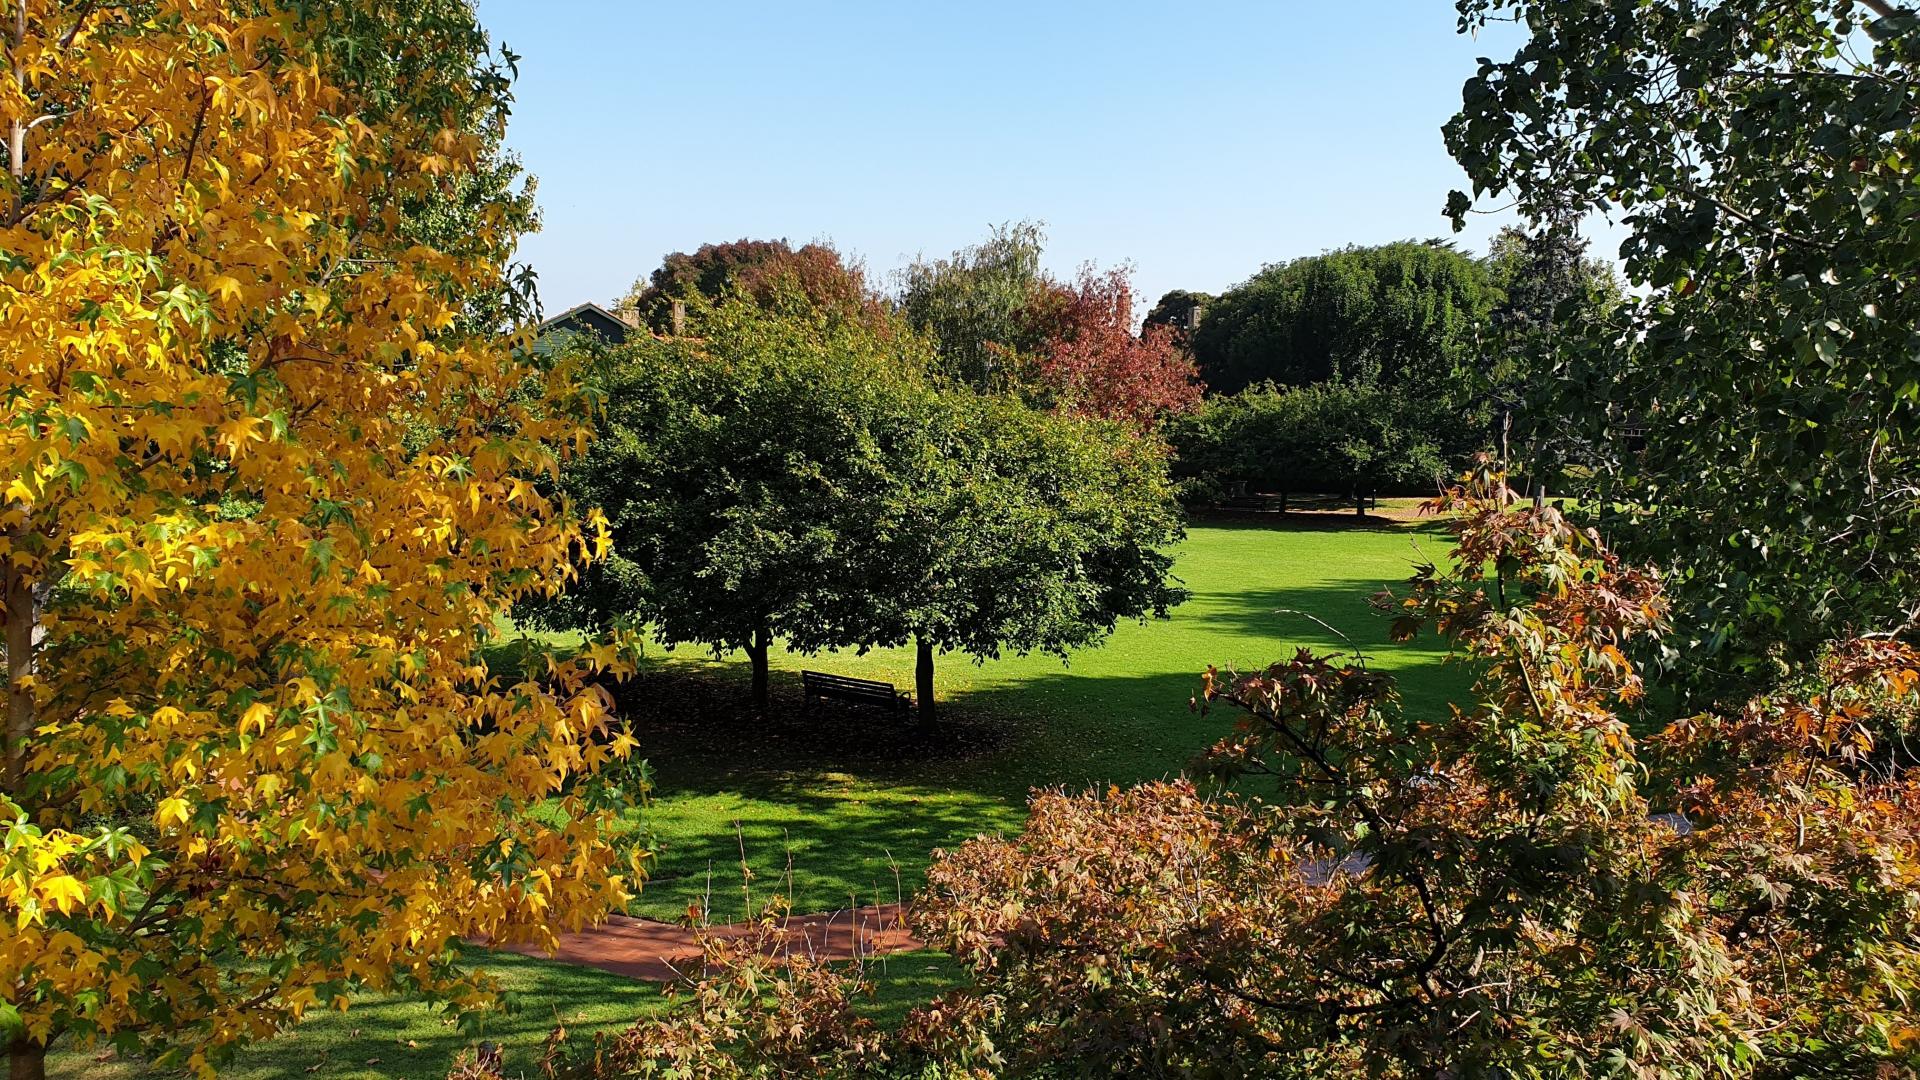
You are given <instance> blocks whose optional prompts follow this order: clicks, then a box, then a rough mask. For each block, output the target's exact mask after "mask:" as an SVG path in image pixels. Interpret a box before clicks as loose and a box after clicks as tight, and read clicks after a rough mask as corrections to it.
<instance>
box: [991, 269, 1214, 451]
mask: <svg viewBox="0 0 1920 1080" xmlns="http://www.w3.org/2000/svg"><path fill="white" fill-rule="evenodd" d="M1032 311H1033V318H1034V319H1035V321H1036V323H1037V324H1038V325H1039V326H1040V327H1041V328H1042V330H1043V334H1044V337H1043V345H1042V346H1041V348H1040V350H1039V352H1038V353H1037V354H1036V355H1035V356H1033V357H1031V358H1030V359H1029V361H1028V364H1027V368H1028V370H1027V372H1026V378H1025V380H1024V381H1025V382H1026V383H1027V385H1028V386H1029V388H1030V389H1031V390H1032V391H1034V392H1036V393H1037V394H1038V395H1039V396H1041V397H1042V398H1044V399H1046V403H1047V404H1050V405H1052V406H1054V407H1056V408H1061V409H1066V410H1068V411H1071V412H1077V413H1082V414H1086V415H1091V416H1099V417H1103V418H1105V419H1108V420H1118V421H1121V422H1123V423H1126V424H1130V425H1133V426H1135V427H1141V428H1145V427H1150V426H1152V425H1153V424H1154V423H1155V422H1156V421H1158V420H1159V419H1161V418H1162V417H1165V416H1167V415H1169V414H1172V413H1181V412H1186V411H1187V410H1189V409H1192V408H1193V407H1195V406H1196V405H1198V404H1199V403H1200V395H1201V393H1202V391H1203V390H1204V389H1205V388H1204V387H1203V386H1202V385H1201V382H1200V373H1199V370H1198V369H1197V368H1195V367H1194V364H1193V357H1192V356H1191V355H1189V354H1188V352H1187V351H1186V350H1185V349H1184V348H1182V347H1181V346H1180V343H1179V341H1178V340H1177V339H1176V337H1175V335H1174V332H1173V329H1172V328H1171V327H1168V326H1162V325H1158V324H1156V325H1153V326H1149V327H1146V328H1145V330H1144V332H1142V333H1140V334H1135V333H1134V331H1133V279H1132V275H1131V273H1130V272H1129V271H1128V270H1127V269H1126V268H1125V267H1116V268H1114V269H1112V270H1108V271H1104V272H1102V271H1099V270H1095V269H1094V268H1093V267H1092V266H1084V267H1081V269H1080V277H1079V280H1078V281H1077V282H1075V283H1074V284H1073V285H1071V286H1054V287H1053V288H1051V289H1049V290H1047V291H1046V295H1044V296H1042V297H1039V298H1037V299H1036V301H1035V302H1034V305H1033V309H1032Z"/></svg>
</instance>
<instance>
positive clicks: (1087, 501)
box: [843, 391, 1186, 723]
mask: <svg viewBox="0 0 1920 1080" xmlns="http://www.w3.org/2000/svg"><path fill="white" fill-rule="evenodd" d="M926 430H927V434H928V435H929V437H930V439H931V445H930V447H929V448H928V450H929V452H922V453H920V454H917V455H916V456H915V457H913V458H911V459H908V460H903V461H902V462H901V463H900V473H899V479H898V487H897V489H896V490H897V491H898V492H899V494H898V496H897V497H898V500H899V510H898V511H897V513H896V514H895V515H894V516H893V517H892V518H891V520H890V521H889V523H888V527H887V528H885V529H884V530H877V531H875V532H874V533H872V534H870V535H871V536H872V538H873V540H874V541H875V546H874V547H873V548H872V549H870V550H868V551H865V552H861V553H859V554H858V556H857V558H858V560H859V562H860V563H861V564H862V566H863V567H865V568H866V573H867V574H868V580H869V582H870V585H869V590H870V593H869V596H868V597H867V598H866V599H865V601H864V608H863V610H861V611H860V612H858V613H857V614H856V615H855V616H854V617H853V620H852V627H853V628H852V629H851V630H850V631H848V632H844V633H843V636H844V637H846V638H847V639H849V640H853V641H858V642H860V643H862V644H868V645H902V644H906V643H908V642H911V643H913V645H914V647H915V651H916V661H915V690H916V699H917V702H918V705H919V710H920V718H921V720H922V721H923V722H926V723H931V722H933V720H934V718H935V704H934V663H935V658H936V656H937V655H938V654H939V653H943V652H961V653H965V654H967V655H969V656H972V657H974V658H975V659H980V660H985V659H991V658H994V657H998V656H1000V655H1002V654H1003V653H1016V654H1025V653H1030V652H1046V653H1052V654H1054V655H1057V656H1060V657H1062V658H1065V657H1066V656H1067V655H1068V654H1069V653H1070V652H1071V651H1072V650H1074V649H1077V648H1082V647H1085V646H1089V645H1093V644H1096V643H1098V642H1099V641H1101V640H1102V639H1104V638H1105V637H1106V636H1107V635H1108V634H1110V633H1112V631H1113V629H1114V627H1115V626H1116V625H1117V624H1118V623H1119V621H1120V620H1122V619H1133V618H1140V619H1145V618H1149V617H1161V618H1164V617H1165V616H1166V614H1167V611H1168V609H1170V608H1171V607H1172V606H1173V605H1175V604H1178V603H1180V602H1181V601H1182V600H1183V599H1185V597H1186V593H1185V591H1184V590H1182V589H1181V588H1180V587H1179V586H1178V585H1177V584H1176V583H1175V582H1174V581H1173V580H1172V579H1171V577H1170V571H1171V569H1172V565H1173V556H1172V554H1171V552H1170V551H1169V550H1168V549H1169V548H1171V547H1172V545H1173V544H1174V543H1175V542H1177V541H1178V540H1179V539H1180V537H1181V535H1182V531H1181V526H1180V514H1179V509H1178V506H1177V504H1176V503H1175V501H1174V498H1173V487H1172V482H1171V480H1170V479H1169V478H1168V474H1167V465H1166V455H1165V453H1164V452H1163V450H1162V449H1161V448H1160V446H1159V445H1158V444H1157V442H1154V441H1152V440H1149V439H1147V438H1143V437H1141V436H1139V435H1137V434H1135V433H1133V432H1132V431H1130V430H1129V429H1127V428H1125V427H1123V426H1121V425H1118V424H1115V423H1112V422H1109V421H1101V420H1096V419H1089V418H1082V417H1076V416H1071V415H1065V414H1060V413H1053V412H1045V411H1041V410H1036V409H1034V408H1032V407H1030V406H1028V405H1025V404H1023V403H1022V402H1020V401H1018V400H1017V399H1014V398H1010V397H1005V396H989V395H977V394H973V393H970V392H967V391H953V392H948V393H944V394H942V395H940V397H939V399H938V401H937V403H936V407H935V409H934V410H933V411H932V413H931V414H930V415H929V417H928V423H927V429H926Z"/></svg>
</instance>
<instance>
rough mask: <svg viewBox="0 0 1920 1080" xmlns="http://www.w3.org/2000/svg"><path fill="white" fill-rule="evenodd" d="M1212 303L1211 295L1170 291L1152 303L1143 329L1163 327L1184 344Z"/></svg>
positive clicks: (1181, 290) (1183, 290) (1176, 290)
mask: <svg viewBox="0 0 1920 1080" xmlns="http://www.w3.org/2000/svg"><path fill="white" fill-rule="evenodd" d="M1211 303H1213V294H1212V293H1203V292H1188V291H1187V290H1185V289H1170V290H1168V291H1167V292H1165V293H1162V294H1161V295H1160V299H1159V300H1157V301H1155V302H1154V305H1153V309H1152V310H1151V311H1148V312H1147V318H1146V321H1145V323H1144V324H1142V326H1143V328H1144V327H1147V326H1164V327H1166V328H1168V329H1169V330H1172V331H1173V332H1174V335H1175V337H1176V338H1178V339H1179V340H1180V341H1182V342H1185V341H1187V340H1189V339H1190V338H1191V337H1192V334H1193V328H1194V327H1195V326H1196V325H1198V324H1199V322H1200V320H1201V318H1202V317H1204V316H1205V315H1206V312H1207V305H1208V304H1211Z"/></svg>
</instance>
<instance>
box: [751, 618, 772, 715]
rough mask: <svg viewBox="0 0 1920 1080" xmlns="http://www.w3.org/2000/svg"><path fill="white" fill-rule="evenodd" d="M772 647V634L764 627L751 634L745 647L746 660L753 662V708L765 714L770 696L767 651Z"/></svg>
mask: <svg viewBox="0 0 1920 1080" xmlns="http://www.w3.org/2000/svg"><path fill="white" fill-rule="evenodd" d="M772 646H773V633H772V631H770V630H768V629H767V628H766V627H764V626H763V627H761V628H759V629H758V630H755V631H754V632H753V642H752V644H749V645H748V646H747V659H749V660H751V661H753V707H754V708H756V709H759V710H760V711H762V712H765V711H766V709H767V705H768V701H769V698H770V695H769V693H768V680H767V650H768V649H770V648H771V647H772Z"/></svg>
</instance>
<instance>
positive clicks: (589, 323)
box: [533, 303, 634, 354]
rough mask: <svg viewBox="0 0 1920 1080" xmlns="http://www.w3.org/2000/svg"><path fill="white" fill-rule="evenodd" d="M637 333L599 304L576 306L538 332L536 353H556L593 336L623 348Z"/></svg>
mask: <svg viewBox="0 0 1920 1080" xmlns="http://www.w3.org/2000/svg"><path fill="white" fill-rule="evenodd" d="M633 332H634V328H633V327H632V326H629V325H628V324H627V323H626V322H625V321H623V320H622V319H621V318H620V317H619V316H618V315H615V314H614V313H613V312H611V311H608V310H607V309H606V308H603V307H601V306H600V305H599V304H594V303H586V304H576V305H574V306H573V307H570V308H568V309H567V310H565V311H563V312H561V313H560V314H558V315H555V316H554V317H553V318H551V319H548V320H546V321H545V322H543V323H541V324H540V325H539V326H537V327H535V328H534V331H533V339H534V340H533V351H534V352H535V353H536V354H545V353H550V352H553V351H554V350H556V349H558V348H560V347H561V346H562V345H564V344H566V342H567V340H568V339H569V338H572V337H575V336H577V335H580V334H592V335H593V336H595V337H597V338H599V339H600V340H602V341H604V342H606V343H607V344H609V345H621V344H624V343H625V342H626V340H627V335H629V334H631V333H633Z"/></svg>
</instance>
